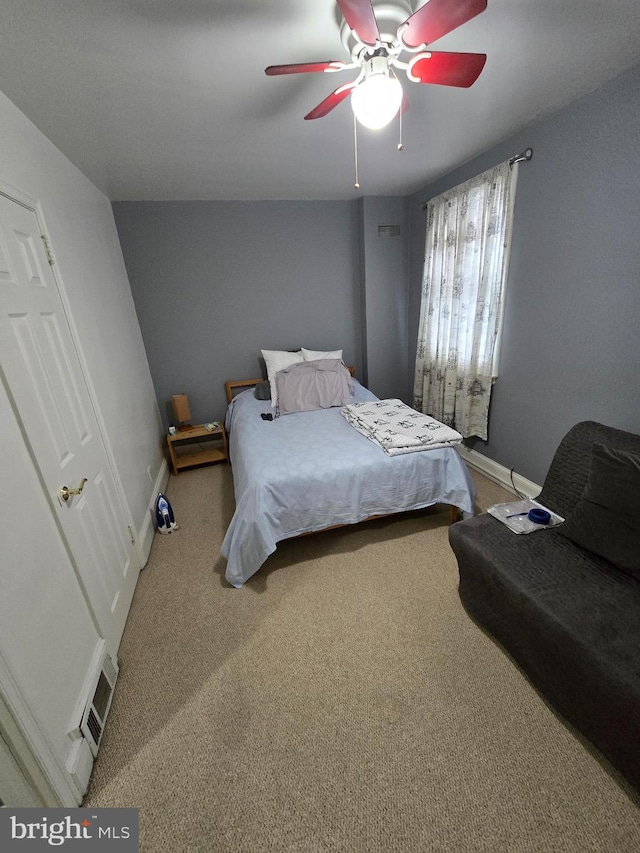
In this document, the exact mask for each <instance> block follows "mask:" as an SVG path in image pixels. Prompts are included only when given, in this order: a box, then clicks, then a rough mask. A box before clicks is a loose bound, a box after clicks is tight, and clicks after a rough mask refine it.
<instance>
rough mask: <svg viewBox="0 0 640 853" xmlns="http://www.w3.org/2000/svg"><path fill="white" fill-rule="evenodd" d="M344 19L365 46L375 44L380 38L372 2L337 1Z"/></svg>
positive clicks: (360, 0)
mask: <svg viewBox="0 0 640 853" xmlns="http://www.w3.org/2000/svg"><path fill="white" fill-rule="evenodd" d="M337 2H338V6H339V7H340V11H341V12H342V17H343V18H344V19H345V21H346V22H347V24H348V25H349V27H350V29H352V30H353V31H354V33H355V34H356V35H357V36H358V38H359V39H360V41H362V42H364V43H365V44H375V43H376V42H377V41H378V39H379V38H380V31H379V30H378V22H377V21H376V16H375V14H374V11H373V6H372V5H371V0H337Z"/></svg>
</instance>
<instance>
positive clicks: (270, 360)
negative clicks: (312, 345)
mask: <svg viewBox="0 0 640 853" xmlns="http://www.w3.org/2000/svg"><path fill="white" fill-rule="evenodd" d="M261 352H262V357H263V358H264V363H265V364H266V365H267V379H268V380H269V385H270V387H271V408H272V409H275V407H276V403H277V402H278V389H277V388H276V373H277V372H278V371H279V370H284V369H285V367H291V365H292V364H298V362H300V361H304V358H303V356H302V350H299V351H298V352H287V351H286V350H279V349H263V350H261Z"/></svg>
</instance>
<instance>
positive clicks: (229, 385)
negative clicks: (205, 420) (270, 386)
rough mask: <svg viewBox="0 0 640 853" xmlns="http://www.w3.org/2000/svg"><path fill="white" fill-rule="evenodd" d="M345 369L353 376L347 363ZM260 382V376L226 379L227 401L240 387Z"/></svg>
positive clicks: (250, 386)
mask: <svg viewBox="0 0 640 853" xmlns="http://www.w3.org/2000/svg"><path fill="white" fill-rule="evenodd" d="M347 369H348V371H349V373H350V374H351V375H352V376H355V370H354V368H353V366H351V365H349V366H348V367H347ZM260 382H264V379H263V378H262V377H260V378H259V379H228V380H227V381H226V382H225V383H224V390H225V392H226V394H227V403H231V401H232V400H233V395H234V393H235V392H237V391H239V390H240V389H241V388H242V389H243V390H244V389H245V388H255V386H256V385H259V384H260Z"/></svg>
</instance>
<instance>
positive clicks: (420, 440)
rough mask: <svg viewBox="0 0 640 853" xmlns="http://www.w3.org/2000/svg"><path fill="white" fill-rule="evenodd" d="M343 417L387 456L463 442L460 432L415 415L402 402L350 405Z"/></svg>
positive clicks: (414, 412) (345, 409)
mask: <svg viewBox="0 0 640 853" xmlns="http://www.w3.org/2000/svg"><path fill="white" fill-rule="evenodd" d="M342 414H343V415H344V417H345V418H346V419H347V421H348V422H349V423H350V424H351V426H352V427H354V428H355V429H357V430H358V432H360V433H362V435H364V436H366V437H367V438H368V439H369V440H370V441H373V442H374V444H377V445H378V446H379V447H381V448H382V449H383V450H384V452H385V453H386V454H388V455H389V456H396V455H398V454H399V453H413V452H415V451H417V450H431V449H433V448H436V447H450V446H451V445H453V444H460V442H461V441H462V436H461V435H460V433H459V432H456V430H454V429H451V427H448V426H446V424H442V423H440V421H436V420H435V419H434V418H432V417H429V415H423V414H421V413H420V412H416V410H415V409H412V408H411V407H410V406H407V405H406V403H403V402H402V400H378V401H376V402H372V403H353V404H351V405H348V406H344V407H343V408H342Z"/></svg>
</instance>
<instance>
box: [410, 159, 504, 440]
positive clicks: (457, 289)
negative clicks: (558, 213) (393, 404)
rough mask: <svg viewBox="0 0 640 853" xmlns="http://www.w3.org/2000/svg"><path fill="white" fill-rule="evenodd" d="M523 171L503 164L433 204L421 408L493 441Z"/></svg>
mask: <svg viewBox="0 0 640 853" xmlns="http://www.w3.org/2000/svg"><path fill="white" fill-rule="evenodd" d="M517 169H518V165H517V163H516V164H514V165H513V166H510V165H509V163H508V162H505V163H501V164H500V165H499V166H496V167H495V168H493V169H489V170H488V171H486V172H484V173H483V174H482V175H478V176H477V177H476V178H473V179H472V180H470V181H467V182H466V183H464V184H461V185H460V186H458V187H455V188H454V189H452V190H449V191H448V192H446V193H443V194H442V195H440V196H437V197H436V198H434V199H432V200H431V201H430V202H429V203H428V205H427V238H426V246H425V259H424V274H423V280H422V304H421V309H420V324H419V327H418V346H417V352H416V371H415V385H414V408H415V409H417V410H418V411H421V412H424V413H425V414H429V415H431V416H432V417H434V418H436V419H437V420H439V421H441V422H442V423H445V424H447V425H448V426H451V427H453V428H454V429H456V430H458V432H460V433H462V435H463V436H464V437H465V438H466V437H468V436H471V435H477V436H479V437H480V438H484V439H486V438H487V421H488V416H489V399H490V397H491V387H492V383H493V379H494V378H495V377H496V376H497V355H498V339H499V334H500V328H501V322H502V308H503V304H504V296H505V286H506V278H507V264H508V259H509V246H510V243H511V223H512V219H513V202H514V199H515V188H516V181H517Z"/></svg>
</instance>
